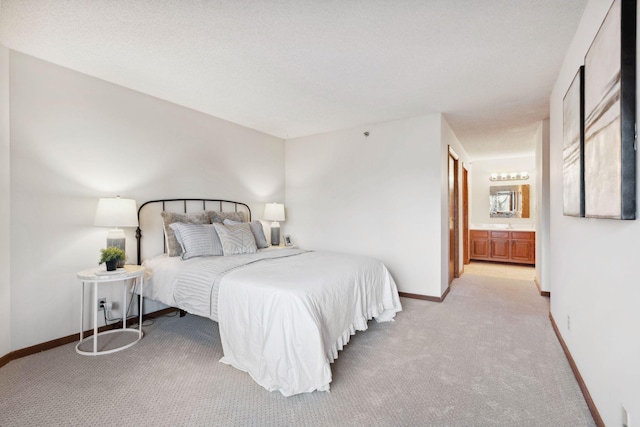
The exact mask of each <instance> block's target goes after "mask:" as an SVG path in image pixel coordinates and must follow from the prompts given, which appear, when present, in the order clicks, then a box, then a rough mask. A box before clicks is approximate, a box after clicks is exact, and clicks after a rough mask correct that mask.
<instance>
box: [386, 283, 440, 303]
mask: <svg viewBox="0 0 640 427" xmlns="http://www.w3.org/2000/svg"><path fill="white" fill-rule="evenodd" d="M449 290H451V286H449V287H447V290H446V291H444V294H442V296H441V297H431V296H429V295H421V294H412V293H409V292H398V295H400V296H401V297H405V298H413V299H421V300H423V301H432V302H442V301H444V299H445V298H446V297H447V295H449Z"/></svg>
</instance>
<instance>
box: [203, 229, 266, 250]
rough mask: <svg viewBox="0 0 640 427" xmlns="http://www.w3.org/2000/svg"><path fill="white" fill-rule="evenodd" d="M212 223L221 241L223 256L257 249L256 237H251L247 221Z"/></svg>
mask: <svg viewBox="0 0 640 427" xmlns="http://www.w3.org/2000/svg"><path fill="white" fill-rule="evenodd" d="M212 225H213V226H214V227H215V228H216V231H217V232H218V236H219V237H220V242H222V251H223V252H224V256H227V255H239V254H254V253H256V252H257V251H258V248H257V247H256V239H255V238H254V237H253V233H252V232H251V228H250V227H249V224H248V223H246V222H243V223H242V224H233V225H223V224H220V223H215V224H212Z"/></svg>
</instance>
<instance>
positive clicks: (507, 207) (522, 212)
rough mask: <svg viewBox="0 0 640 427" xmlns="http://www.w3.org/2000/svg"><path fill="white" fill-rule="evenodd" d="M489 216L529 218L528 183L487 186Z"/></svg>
mask: <svg viewBox="0 0 640 427" xmlns="http://www.w3.org/2000/svg"><path fill="white" fill-rule="evenodd" d="M489 217H490V218H529V184H524V185H492V186H491V187H489Z"/></svg>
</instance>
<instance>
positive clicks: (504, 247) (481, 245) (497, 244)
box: [469, 230, 536, 264]
mask: <svg viewBox="0 0 640 427" xmlns="http://www.w3.org/2000/svg"><path fill="white" fill-rule="evenodd" d="M469 241H470V245H469V246H470V250H471V259H475V260H482V261H500V262H510V263H518V264H535V263H536V233H535V232H534V231H507V230H499V231H497V230H470V231H469Z"/></svg>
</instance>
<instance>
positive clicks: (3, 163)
mask: <svg viewBox="0 0 640 427" xmlns="http://www.w3.org/2000/svg"><path fill="white" fill-rule="evenodd" d="M9 135H10V133H9V50H8V49H7V48H6V47H4V46H2V45H0V357H2V356H4V355H5V354H7V353H9V352H10V351H11V322H10V318H11V281H10V280H11V268H10V265H9V264H10V262H9V260H10V251H9V248H10V246H9V235H10V219H9V217H10V211H9V206H10V201H9V185H10V184H9V183H10V180H11V177H10V173H9V171H10V167H9V166H10V163H9Z"/></svg>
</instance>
